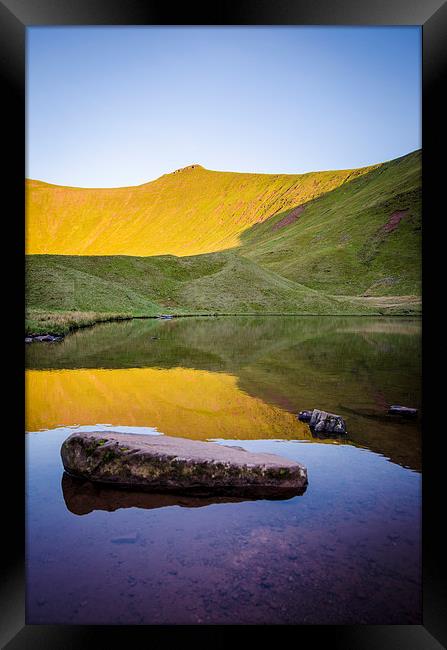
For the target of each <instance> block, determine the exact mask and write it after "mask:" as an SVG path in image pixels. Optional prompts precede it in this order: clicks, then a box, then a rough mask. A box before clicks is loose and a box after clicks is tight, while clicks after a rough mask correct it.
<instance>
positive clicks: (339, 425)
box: [309, 409, 346, 435]
mask: <svg viewBox="0 0 447 650" xmlns="http://www.w3.org/2000/svg"><path fill="white" fill-rule="evenodd" d="M309 427H310V430H311V431H314V432H315V433H331V434H335V435H343V434H345V433H346V423H345V421H344V420H343V418H342V417H341V415H336V414H335V413H327V412H326V411H320V410H319V409H314V410H313V411H312V415H311V418H310V420H309Z"/></svg>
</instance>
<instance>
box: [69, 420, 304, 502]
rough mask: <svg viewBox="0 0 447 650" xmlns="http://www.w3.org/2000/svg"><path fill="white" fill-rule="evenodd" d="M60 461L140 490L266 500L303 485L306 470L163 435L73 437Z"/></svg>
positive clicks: (76, 472) (94, 476) (85, 473)
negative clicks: (235, 495) (239, 496)
mask: <svg viewBox="0 0 447 650" xmlns="http://www.w3.org/2000/svg"><path fill="white" fill-rule="evenodd" d="M61 457H62V462H63V465H64V468H65V470H66V471H67V472H68V473H69V474H71V475H73V476H79V477H82V478H86V479H89V480H91V481H98V482H100V483H107V484H110V485H113V486H115V487H125V488H137V489H140V490H141V489H145V490H150V491H168V492H174V493H184V494H187V493H195V494H257V495H258V496H259V494H260V493H263V494H265V495H266V496H270V497H271V496H272V495H275V494H277V493H278V496H279V493H280V492H281V491H284V490H285V491H287V492H289V493H290V490H291V489H296V490H297V494H299V493H300V492H301V493H302V492H303V491H304V489H305V488H306V486H307V470H306V468H305V467H304V466H303V465H300V464H299V463H296V462H294V461H292V460H289V459H287V458H282V457H281V456H276V455H274V454H263V453H262V454H255V453H251V452H248V451H245V450H244V449H241V448H240V447H239V448H234V447H230V446H225V445H218V444H216V443H213V442H200V441H197V440H189V439H185V438H173V437H169V436H151V435H142V434H124V433H114V432H113V433H112V432H109V431H105V432H97V431H95V432H88V433H78V432H76V433H73V434H72V435H71V436H69V437H68V438H67V439H66V440H65V441H64V442H63V444H62V447H61Z"/></svg>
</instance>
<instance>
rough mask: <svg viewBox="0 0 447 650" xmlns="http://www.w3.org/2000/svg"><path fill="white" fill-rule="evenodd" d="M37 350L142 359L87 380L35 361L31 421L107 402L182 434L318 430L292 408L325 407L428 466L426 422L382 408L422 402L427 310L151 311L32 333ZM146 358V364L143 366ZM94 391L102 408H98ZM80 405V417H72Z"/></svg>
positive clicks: (401, 457)
mask: <svg viewBox="0 0 447 650" xmlns="http://www.w3.org/2000/svg"><path fill="white" fill-rule="evenodd" d="M152 337H158V338H152ZM27 354H28V366H29V367H31V368H34V369H49V368H66V369H70V368H86V369H87V368H92V369H93V368H94V369H96V368H101V367H102V368H115V369H122V368H134V369H135V370H134V371H127V373H125V372H124V371H122V370H121V371H118V374H116V375H115V379H112V376H113V373H112V374H111V375H110V377H109V379H106V380H104V381H105V383H102V379H101V377H102V376H103V375H104V376H105V375H106V374H107V373H104V372H103V373H101V371H99V370H92V371H77V377H79V376H81V372H83V373H87V374H85V375H83V376H84V377H85V380H83V381H84V383H83V384H82V383H79V382H78V380H76V381H74V378H75V376H76V375H74V374H71V373H73V371H71V372H67V371H65V372H63V373H60V374H59V373H56V374H54V373H53V372H51V373H42V372H38V373H35V372H33V373H30V375H29V379H28V382H29V384H28V385H29V387H30V389H31V390H32V391H34V396H33V397H32V398H31V394H29V399H28V404H29V408H28V413H27V415H28V424H29V426H28V430H36V429H37V428H41V427H42V428H44V427H45V428H46V427H47V426H56V425H58V424H61V423H66V424H68V423H70V424H81V423H86V424H87V423H88V424H92V423H96V422H112V419H111V417H110V416H109V417H108V415H107V414H112V413H114V412H115V413H116V414H117V415H119V418H120V420H119V421H114V422H113V423H115V424H140V425H143V426H157V427H158V428H159V430H160V431H164V432H165V433H170V434H171V435H185V436H188V435H191V436H194V437H196V435H195V433H194V432H198V431H200V435H197V437H213V438H214V437H229V438H230V437H231V438H240V439H242V438H244V437H245V438H262V437H266V438H267V437H270V438H298V439H308V440H310V439H311V436H310V432H309V431H308V428H307V426H306V425H304V424H303V423H297V421H296V420H295V417H294V415H293V414H294V413H296V412H298V411H299V410H302V409H306V408H322V409H324V410H328V411H331V412H335V413H340V414H341V415H343V417H344V418H345V419H346V421H347V424H348V431H349V438H350V442H353V443H354V444H356V445H359V446H363V447H367V448H369V449H371V450H373V451H377V452H379V453H382V454H384V455H386V456H387V457H389V458H391V459H392V460H393V461H394V462H397V463H400V464H403V465H407V466H409V467H412V468H414V469H418V468H419V467H420V439H419V431H418V427H417V423H415V422H400V421H399V420H395V419H382V416H383V415H384V414H385V413H386V410H387V406H388V405H390V404H393V403H395V404H403V405H407V406H415V407H417V408H418V407H419V406H420V385H419V377H420V324H419V322H418V321H414V320H404V319H399V320H397V319H392V320H391V319H389V320H388V319H370V318H365V317H363V318H343V317H340V318H328V317H304V318H294V317H278V318H275V317H264V318H263V317H231V318H230V317H229V318H225V317H221V318H205V319H197V318H185V319H179V320H173V321H157V320H149V321H148V320H141V321H130V322H123V323H116V324H107V325H99V326H96V327H95V328H92V329H89V330H85V331H80V332H78V333H77V334H74V335H72V336H70V337H68V338H67V339H66V340H65V341H64V342H63V343H61V344H57V345H53V346H45V345H38V344H33V345H31V346H29V348H28V350H27ZM179 366H180V367H181V368H179ZM138 367H139V368H142V367H146V370H145V371H144V372H141V371H140V372H141V374H140V375H138V371H137V370H136V368H138ZM148 367H149V368H148ZM154 368H158V369H170V371H169V373H166V370H165V371H164V373H163V372H161V370H158V371H156V370H154ZM186 368H194V369H196V372H195V373H191V372H190V373H189V374H188V371H187V370H186ZM204 371H208V372H204ZM210 371H211V372H212V374H211V373H210ZM132 372H134V373H135V374H134V379H132V380H131V377H132ZM216 372H217V373H218V374H216ZM88 373H90V374H88ZM128 373H130V374H128ZM146 373H147V374H146ZM70 375H71V377H72V379H71V380H70V379H69V378H68V377H69V376H70ZM58 376H59V378H58ZM61 377H66V379H64V380H63V381H62V380H61ZM87 377H89V380H88V381H87ZM149 377H151V379H150V380H149ZM31 378H32V379H31ZM125 378H127V379H125ZM143 378H144V379H143ZM70 382H72V384H73V386H72V387H70V388H68V384H69V383H70ZM64 386H65V389H64ZM250 396H251V397H250ZM35 399H37V402H35V401H34V400H35ZM92 400H93V401H94V402H95V403H96V404H98V405H100V404H101V403H102V405H103V407H104V408H103V410H102V411H101V410H95V411H93V412H88V408H87V406H86V405H87V404H88V403H89V401H90V402H91V401H92ZM107 405H109V406H107ZM182 405H183V406H182ZM70 409H72V411H73V412H72V416H71V417H70V418H69V421H67V420H66V419H63V418H61V415H62V414H63V413H65V414H67V413H69V411H70ZM83 409H84V410H85V409H87V410H85V413H84V411H83ZM188 413H189V415H188ZM169 414H170V415H169ZM81 416H82V417H83V416H85V417H84V419H81ZM91 416H94V417H97V418H99V419H94V417H91ZM88 417H91V419H90V420H88V419H86V418H88ZM150 418H153V419H152V421H151V419H150ZM50 422H51V424H50ZM191 428H192V429H193V430H191ZM188 429H189V431H188ZM176 431H177V433H176ZM269 432H270V433H269Z"/></svg>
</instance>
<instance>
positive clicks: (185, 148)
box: [26, 26, 421, 187]
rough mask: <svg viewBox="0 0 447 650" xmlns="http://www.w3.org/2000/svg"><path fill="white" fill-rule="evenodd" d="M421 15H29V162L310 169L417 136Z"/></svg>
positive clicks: (73, 175)
mask: <svg viewBox="0 0 447 650" xmlns="http://www.w3.org/2000/svg"><path fill="white" fill-rule="evenodd" d="M420 112H421V30H420V27H417V26H416V27H300V26H298V27H127V26H126V27H29V28H27V85H26V127H27V129H26V142H27V152H26V176H27V178H33V179H38V180H43V181H47V182H49V183H56V184H59V185H71V186H77V187H119V186H128V185H138V184H142V183H146V182H148V181H150V180H153V179H155V178H157V177H159V176H161V175H162V174H166V173H169V172H172V171H174V170H175V169H178V168H180V167H185V166H187V165H190V164H194V163H196V164H200V165H203V167H206V168H207V169H214V170H224V171H238V172H261V173H286V174H289V173H290V174H294V173H304V172H308V171H318V170H326V169H350V168H354V167H362V166H365V165H370V164H375V163H378V162H384V161H386V160H391V159H393V158H396V157H398V156H402V155H404V154H406V153H409V152H410V151H414V150H415V149H418V148H420V147H421V114H420Z"/></svg>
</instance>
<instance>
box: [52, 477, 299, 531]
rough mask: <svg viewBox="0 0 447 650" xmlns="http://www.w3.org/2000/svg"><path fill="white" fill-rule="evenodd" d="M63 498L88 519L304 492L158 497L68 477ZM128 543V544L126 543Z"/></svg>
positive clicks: (76, 512)
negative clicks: (133, 510)
mask: <svg viewBox="0 0 447 650" xmlns="http://www.w3.org/2000/svg"><path fill="white" fill-rule="evenodd" d="M61 488H62V494H63V496H64V500H65V505H66V506H67V508H68V510H70V512H72V513H73V514H75V515H87V514H88V513H89V512H92V511H93V510H106V511H107V512H113V511H115V510H118V509H120V508H144V509H145V510H152V509H155V508H166V507H168V506H180V507H182V508H202V507H204V506H209V505H213V504H218V503H242V502H244V501H254V500H257V499H281V500H283V499H291V498H293V497H296V496H300V495H301V494H303V493H304V491H305V489H304V490H293V489H292V490H291V489H287V490H284V489H283V490H280V489H272V490H271V491H270V492H268V490H267V489H266V488H264V489H263V491H262V493H261V492H260V493H258V494H256V492H254V491H252V492H251V493H250V492H247V493H246V494H242V493H241V494H240V495H237V494H235V495H234V496H213V497H205V496H191V495H188V496H185V495H177V494H155V493H151V492H137V491H133V490H132V491H131V490H122V489H121V490H117V489H114V488H113V487H110V486H102V485H98V484H95V483H92V482H91V481H83V480H80V479H76V478H73V477H71V476H69V475H68V474H66V473H65V472H64V473H63V475H62V481H61ZM123 543H125V540H123Z"/></svg>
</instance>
